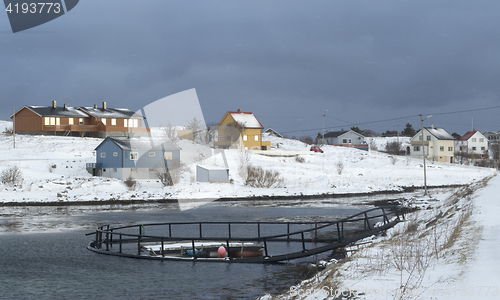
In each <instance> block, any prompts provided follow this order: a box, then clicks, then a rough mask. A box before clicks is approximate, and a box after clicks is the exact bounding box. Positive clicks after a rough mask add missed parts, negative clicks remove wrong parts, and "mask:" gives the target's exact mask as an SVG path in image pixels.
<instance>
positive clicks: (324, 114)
mask: <svg viewBox="0 0 500 300" xmlns="http://www.w3.org/2000/svg"><path fill="white" fill-rule="evenodd" d="M327 111H328V109H327V110H325V112H324V113H323V142H322V144H323V145H325V116H326V112H327Z"/></svg>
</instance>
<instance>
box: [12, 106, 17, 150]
mask: <svg viewBox="0 0 500 300" xmlns="http://www.w3.org/2000/svg"><path fill="white" fill-rule="evenodd" d="M12 136H13V138H14V148H16V107H15V106H14V118H13V122H12Z"/></svg>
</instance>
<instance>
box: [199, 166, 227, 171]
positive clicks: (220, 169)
mask: <svg viewBox="0 0 500 300" xmlns="http://www.w3.org/2000/svg"><path fill="white" fill-rule="evenodd" d="M196 166H197V167H200V168H203V169H205V170H209V171H227V170H229V169H228V168H225V167H219V166H209V165H196Z"/></svg>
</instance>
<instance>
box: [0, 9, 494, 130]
mask: <svg viewBox="0 0 500 300" xmlns="http://www.w3.org/2000/svg"><path fill="white" fill-rule="evenodd" d="M499 12H500V1H498V0H489V1H488V0H481V1H470V0H467V1H460V0H452V1H435V0H429V1H425V0H418V1H417V0H413V1H383V0H379V1H373V0H368V1H358V0H317V1H315V0H307V1H305V0H302V1H297V0H241V1H239V0H227V1H213V0H199V1H187V0H179V1H170V0H148V1H143V0H81V1H80V3H79V4H78V5H77V6H76V7H75V8H74V9H73V10H71V11H70V12H68V13H67V14H66V15H63V16H61V17H59V18H57V19H55V20H54V21H51V22H49V23H46V24H43V25H41V26H38V27H35V28H32V29H29V30H26V31H23V32H19V33H15V34H14V33H12V31H11V28H10V24H9V21H8V17H7V14H6V13H0V39H1V40H0V82H1V83H0V119H3V120H6V119H8V117H9V115H10V114H11V113H12V109H13V107H14V106H16V107H17V108H20V107H22V106H23V105H50V102H51V101H52V100H56V101H58V104H60V105H62V104H63V103H65V102H64V100H63V99H67V98H72V99H73V100H72V101H71V102H70V105H71V106H92V105H93V104H100V103H101V102H102V101H106V102H107V105H108V107H124V108H130V109H133V110H139V109H140V108H141V107H144V106H146V105H148V104H150V103H152V102H154V101H156V100H159V99H161V98H164V97H166V96H169V95H172V94H175V93H178V92H182V91H185V90H188V89H193V88H194V89H196V93H197V96H198V98H199V101H200V105H201V109H202V111H203V115H204V118H205V121H206V122H218V121H219V120H220V119H221V118H222V117H223V115H224V113H225V112H226V111H228V110H236V109H238V108H241V109H242V110H244V111H252V112H253V113H254V114H255V115H256V116H257V118H258V119H259V120H260V121H261V123H262V124H263V125H264V127H266V128H267V127H269V126H271V127H273V128H274V129H276V130H277V131H280V132H284V133H285V134H287V135H289V136H293V135H296V136H301V135H304V134H309V135H313V136H315V135H316V134H317V133H318V132H320V131H321V128H322V121H323V113H324V112H325V111H326V110H328V112H326V118H325V128H326V129H327V130H340V129H342V128H343V129H348V128H350V127H351V126H358V127H360V128H361V129H372V130H374V131H376V132H379V133H381V132H384V131H386V130H396V129H397V125H398V124H400V130H402V129H403V127H404V125H405V124H406V123H408V122H409V123H411V124H413V126H414V127H415V128H419V127H420V120H419V118H418V114H424V115H429V114H433V117H432V118H431V119H429V120H427V121H425V123H424V125H427V126H430V124H434V126H437V127H444V128H445V129H447V130H448V131H449V132H450V133H453V132H457V133H459V134H461V135H462V134H464V133H465V132H466V131H468V130H471V129H472V126H474V128H476V129H477V130H480V131H481V132H484V131H498V130H500V117H499V115H500V101H499V95H500V17H499ZM486 107H496V108H491V109H489V110H480V111H474V112H463V113H456V114H439V113H449V112H456V111H464V110H473V109H478V108H486ZM397 118H399V119H397ZM472 119H473V124H472ZM381 120H388V121H384V122H375V123H371V122H374V121H381ZM301 130H304V131H301Z"/></svg>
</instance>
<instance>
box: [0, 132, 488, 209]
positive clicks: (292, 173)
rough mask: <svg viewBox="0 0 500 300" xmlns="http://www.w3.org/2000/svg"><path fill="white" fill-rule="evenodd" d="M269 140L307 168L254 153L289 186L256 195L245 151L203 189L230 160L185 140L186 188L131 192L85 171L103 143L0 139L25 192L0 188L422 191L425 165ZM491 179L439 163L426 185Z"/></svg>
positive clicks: (66, 196)
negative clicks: (206, 169)
mask: <svg viewBox="0 0 500 300" xmlns="http://www.w3.org/2000/svg"><path fill="white" fill-rule="evenodd" d="M265 139H267V140H269V141H271V143H272V146H273V147H276V146H277V144H279V150H280V151H302V152H301V153H303V154H302V155H300V157H302V158H303V162H299V161H298V160H297V159H296V158H295V157H270V156H263V155H259V154H255V153H252V154H250V156H249V162H248V163H249V164H251V165H255V166H261V167H262V168H264V169H268V170H276V171H279V172H280V173H281V176H282V178H283V180H284V184H283V187H276V188H252V187H249V186H246V185H244V184H243V180H242V179H241V178H240V176H238V169H239V165H240V164H239V162H238V161H239V160H240V158H241V156H242V153H241V151H239V150H226V151H224V154H225V156H226V158H227V162H228V165H229V168H230V177H231V179H232V183H201V182H196V181H195V170H196V169H195V168H196V163H201V164H208V165H218V166H224V159H223V157H222V155H221V154H218V155H213V151H212V150H211V149H210V148H208V147H205V146H202V145H199V144H195V143H193V142H191V141H186V140H180V141H179V142H178V145H179V146H180V147H181V148H182V150H181V160H182V162H183V163H185V165H186V167H185V168H184V172H183V173H182V175H181V177H180V181H179V182H178V183H177V184H175V185H174V186H173V187H163V186H162V185H161V183H160V182H159V181H157V180H139V184H138V186H137V187H136V188H135V189H134V190H131V191H130V190H128V189H127V187H126V186H125V184H124V183H123V182H121V181H119V180H116V179H109V178H100V177H92V176H91V175H90V174H89V173H88V172H87V171H86V170H85V163H88V162H95V156H94V152H93V151H94V148H95V147H96V146H97V145H98V144H99V143H100V142H101V139H96V138H76V137H55V136H24V135H17V136H16V148H15V149H14V148H13V142H12V136H8V135H5V134H0V172H1V171H3V170H5V169H8V168H11V167H13V166H17V167H18V168H19V169H20V170H21V172H22V177H23V181H22V184H21V186H18V187H12V186H8V185H5V184H0V189H1V190H2V193H1V196H0V201H1V202H33V201H35V202H57V201H89V200H117V199H163V198H167V199H215V198H221V197H250V196H267V195H269V196H273V195H279V196H288V195H319V194H332V193H335V194H345V193H369V192H376V191H388V190H390V191H394V190H395V191H398V190H402V188H403V187H411V186H422V185H423V168H422V165H421V160H416V159H412V158H406V157H396V158H393V157H392V156H390V155H387V154H385V153H381V152H377V151H370V152H366V151H361V150H357V149H352V148H342V147H334V146H324V147H323V150H324V153H313V152H310V151H308V150H309V146H307V145H305V144H303V143H302V142H300V141H296V140H288V139H282V138H275V137H266V138H265ZM277 150H278V149H273V151H277ZM202 158H204V159H203V160H202ZM341 165H342V170H340V169H341ZM340 171H341V172H340ZM490 174H491V171H490V170H489V169H484V168H477V167H473V166H463V165H450V164H447V163H438V162H434V163H429V164H428V170H427V183H428V185H429V186H442V185H455V184H467V183H470V182H473V181H477V180H480V179H482V178H484V177H486V176H488V175H490Z"/></svg>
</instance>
